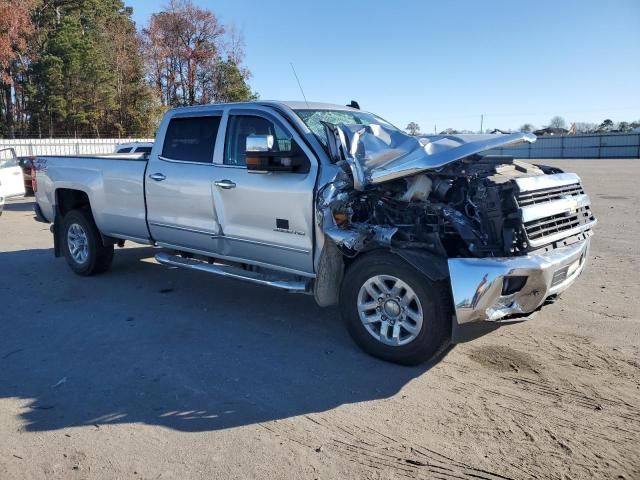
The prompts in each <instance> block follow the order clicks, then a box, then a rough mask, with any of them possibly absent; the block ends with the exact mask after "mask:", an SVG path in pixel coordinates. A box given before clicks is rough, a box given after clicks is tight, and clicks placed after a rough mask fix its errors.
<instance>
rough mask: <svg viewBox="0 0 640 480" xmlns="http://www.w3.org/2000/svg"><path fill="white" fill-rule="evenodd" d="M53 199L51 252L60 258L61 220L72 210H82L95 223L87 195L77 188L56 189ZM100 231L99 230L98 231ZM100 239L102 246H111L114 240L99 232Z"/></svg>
mask: <svg viewBox="0 0 640 480" xmlns="http://www.w3.org/2000/svg"><path fill="white" fill-rule="evenodd" d="M54 199H55V220H54V222H53V252H54V255H55V256H56V257H61V256H62V250H61V245H62V242H61V237H60V235H62V233H63V232H62V231H61V230H62V228H61V227H62V219H63V218H64V216H65V215H66V214H67V213H69V212H70V211H72V210H79V209H84V210H85V211H87V212H88V213H89V215H90V216H91V219H92V220H93V222H94V223H95V221H96V220H95V215H94V214H93V209H92V206H91V198H90V197H89V194H88V193H87V192H86V191H84V190H80V189H77V188H65V187H61V188H57V189H56V190H55V192H54ZM98 231H100V229H98ZM100 238H101V240H102V244H103V245H104V246H109V245H113V244H114V243H116V239H114V238H111V237H108V236H106V235H103V234H102V232H100Z"/></svg>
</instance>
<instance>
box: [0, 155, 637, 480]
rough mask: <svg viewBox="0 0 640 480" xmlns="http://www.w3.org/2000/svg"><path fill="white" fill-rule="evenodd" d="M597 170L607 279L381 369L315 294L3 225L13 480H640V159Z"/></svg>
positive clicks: (9, 211) (22, 209)
mask: <svg viewBox="0 0 640 480" xmlns="http://www.w3.org/2000/svg"><path fill="white" fill-rule="evenodd" d="M547 163H552V164H555V165H559V166H561V167H562V168H565V169H566V170H573V171H577V172H578V173H579V174H580V175H582V177H583V179H584V183H585V186H586V189H587V190H588V192H589V193H590V195H591V197H592V202H593V206H594V211H595V213H596V215H597V217H598V218H599V220H600V223H599V224H598V226H597V227H596V235H595V236H594V238H593V242H592V251H591V261H590V266H589V268H588V270H587V271H586V272H585V274H584V275H583V276H582V278H581V279H580V280H579V281H578V283H577V284H576V285H575V286H574V287H573V288H572V289H570V290H569V291H568V292H566V293H565V294H564V296H563V299H562V300H561V301H560V302H558V303H556V304H554V305H551V306H549V307H547V308H546V309H544V310H543V311H542V312H541V314H540V315H539V316H538V317H537V318H536V319H534V320H530V321H528V322H525V323H521V324H517V325H512V326H508V327H503V328H501V329H499V330H497V331H495V332H493V333H491V334H489V335H487V336H485V337H483V338H480V339H478V340H475V341H473V342H470V343H466V344H461V345H458V346H456V347H455V348H453V349H452V350H451V351H449V352H448V354H447V355H446V356H445V357H444V358H442V359H441V360H440V361H438V362H435V363H434V364H430V365H424V366H422V367H418V368H407V367H400V366H396V365H391V364H388V363H384V362H381V361H378V360H376V359H373V358H370V357H368V356H366V355H365V354H363V353H361V352H360V351H359V350H358V349H357V347H356V346H355V345H354V344H353V343H352V342H351V340H350V339H349V337H348V335H347V333H346V331H345V330H344V329H343V327H342V325H341V322H340V319H339V317H338V313H337V311H336V310H335V309H328V310H327V309H320V308H318V307H316V306H315V305H314V303H313V300H312V299H311V298H310V297H306V296H295V295H288V294H285V293H280V292H276V291H272V290H269V289H265V288H260V287H256V286H250V285H246V284H243V283H239V282H235V281H230V280H223V279H218V278H213V277H209V276H207V275H206V274H201V273H200V274H199V273H193V272H188V271H182V270H170V269H167V268H166V267H163V266H160V265H158V264H156V263H155V262H154V261H153V260H152V258H153V250H152V249H150V248H140V247H135V246H133V247H130V248H126V249H123V250H119V251H118V252H117V253H116V260H115V262H114V265H113V269H112V270H111V272H109V273H108V274H106V275H103V276H98V277H93V278H81V277H78V276H75V275H73V274H72V273H71V272H70V270H69V269H68V268H67V266H66V265H65V263H64V260H62V259H54V258H53V254H52V249H51V247H52V241H51V236H50V234H49V232H48V226H46V225H43V224H39V223H36V222H34V221H33V219H32V213H31V208H32V205H31V202H32V199H27V200H25V201H20V202H13V203H9V204H8V205H7V206H6V208H5V212H4V215H3V216H2V217H0V284H1V285H2V289H1V291H0V479H3V480H5V479H32V478H33V479H65V480H66V479H72V480H73V479H84V478H100V479H103V478H104V479H111V478H114V479H115V478H119V479H120V478H132V479H135V478H139V479H159V478H160V479H191V478H198V479H200V478H201V479H225V480H226V479H248V478H255V479H269V480H273V479H279V478H295V479H298V478H300V479H352V478H353V479H355V478H371V479H391V478H429V479H430V478H440V479H449V478H458V479H468V480H472V479H481V480H505V479H527V478H558V479H582V478H612V479H633V478H636V479H638V478H640V358H639V353H640V287H639V286H638V285H639V281H638V276H639V273H640V265H639V263H640V243H639V240H638V239H639V238H640V215H639V214H638V204H640V193H639V192H640V188H638V182H639V181H640V160H626V161H609V160H607V161H598V160H583V161H557V162H547Z"/></svg>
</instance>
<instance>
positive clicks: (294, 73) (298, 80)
mask: <svg viewBox="0 0 640 480" xmlns="http://www.w3.org/2000/svg"><path fill="white" fill-rule="evenodd" d="M289 65H291V70H293V76H294V77H296V82H298V87H300V92H302V98H304V103H306V104H307V108H309V102H307V96H306V95H305V94H304V90H303V89H302V85H301V84H300V79H299V78H298V74H297V73H296V69H295V68H294V66H293V62H289Z"/></svg>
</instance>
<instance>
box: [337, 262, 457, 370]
mask: <svg viewBox="0 0 640 480" xmlns="http://www.w3.org/2000/svg"><path fill="white" fill-rule="evenodd" d="M377 275H385V276H392V277H395V278H397V279H399V280H401V281H402V282H404V283H405V284H406V285H408V286H409V287H410V288H411V289H412V290H413V292H414V293H415V295H416V297H417V298H418V300H419V302H420V306H421V307H422V312H423V315H422V327H421V328H420V329H419V331H418V333H416V334H415V338H414V339H413V340H411V341H410V343H407V344H406V345H393V346H391V345H387V344H385V343H383V342H382V341H380V340H379V339H377V338H375V337H374V336H373V334H371V333H370V332H369V331H368V330H367V328H366V327H365V325H364V324H363V322H362V321H361V320H360V314H359V312H358V295H359V293H360V289H361V288H362V287H363V286H364V285H365V283H366V282H367V281H368V280H369V279H372V278H373V277H375V276H377ZM451 302H452V301H451V294H450V292H449V287H448V284H447V283H446V281H443V282H433V281H431V280H430V279H429V278H427V277H426V276H425V275H424V274H422V273H420V272H419V271H417V270H416V269H415V268H413V267H412V266H411V265H409V264H408V263H407V262H405V261H404V260H403V259H402V258H400V257H399V256H397V255H393V254H391V253H389V252H373V253H370V254H367V255H364V256H362V257H360V258H358V259H357V260H356V261H355V262H354V263H353V264H352V265H351V266H350V267H349V269H348V270H347V272H346V275H345V278H344V281H343V283H342V289H341V292H340V311H341V314H342V318H343V320H344V321H345V323H346V325H347V329H348V330H349V333H350V334H351V336H352V338H353V339H354V340H355V342H356V343H357V344H358V345H359V346H360V347H361V348H362V349H363V350H364V351H365V352H367V353H369V354H370V355H373V356H374V357H378V358H381V359H383V360H387V361H389V362H393V363H399V364H402V365H417V364H420V363H423V362H425V361H427V360H429V359H430V358H432V357H434V356H435V355H436V354H438V353H439V352H441V351H442V350H443V349H444V347H446V346H447V345H448V344H449V341H450V335H451V314H452V303H451ZM382 313H384V311H383V312H382Z"/></svg>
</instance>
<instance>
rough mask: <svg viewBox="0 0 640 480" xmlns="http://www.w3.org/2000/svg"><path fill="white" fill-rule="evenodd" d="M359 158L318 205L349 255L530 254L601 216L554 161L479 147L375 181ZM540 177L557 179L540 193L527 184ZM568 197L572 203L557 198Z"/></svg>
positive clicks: (579, 233) (346, 165)
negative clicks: (404, 251)
mask: <svg viewBox="0 0 640 480" xmlns="http://www.w3.org/2000/svg"><path fill="white" fill-rule="evenodd" d="M357 148H358V147H354V148H353V149H352V152H351V153H352V154H354V153H356V152H357ZM414 156H415V155H414ZM353 157H355V155H353ZM353 157H352V158H348V157H347V158H346V159H344V160H341V161H339V162H338V165H339V166H340V167H341V173H340V174H339V175H338V176H337V177H336V179H335V180H334V181H333V182H332V183H330V184H328V185H326V186H325V187H324V188H323V189H322V190H321V191H320V195H319V197H318V205H317V207H318V208H317V212H318V214H319V215H320V216H321V218H320V219H319V221H320V224H321V225H322V227H323V230H324V231H325V233H326V234H327V235H328V236H329V237H330V238H331V239H332V240H333V241H334V242H335V243H336V245H337V246H338V248H339V249H340V250H341V251H342V253H343V254H344V255H346V256H355V255H356V254H358V253H359V252H362V251H366V250H368V249H373V248H379V247H381V246H385V247H391V248H396V249H401V248H417V249H421V250H426V251H428V252H430V253H432V254H434V255H437V256H439V257H445V258H456V257H465V258H472V257H480V258H484V257H512V256H518V255H526V254H528V253H530V252H532V251H535V250H540V249H545V248H546V249H550V248H554V245H553V243H554V242H555V241H557V240H558V238H557V237H561V238H562V240H563V242H564V243H563V245H566V244H567V237H570V236H572V235H574V236H576V240H579V239H580V238H584V236H585V235H588V234H589V232H584V230H583V229H582V227H583V226H584V225H586V224H588V223H589V222H590V221H593V220H594V219H593V215H592V214H591V211H590V209H589V202H588V197H587V196H586V195H584V192H583V191H582V187H581V185H580V183H579V179H577V177H576V179H577V180H576V181H575V182H574V181H573V178H572V177H570V175H573V174H563V173H562V171H561V170H559V169H555V168H552V167H545V166H536V165H533V164H529V163H526V162H522V161H519V160H514V159H513V158H510V157H497V156H480V155H479V154H477V153H474V154H472V155H469V156H464V157H463V158H461V159H457V160H454V161H450V162H449V163H446V164H444V165H443V166H440V167H436V168H426V169H423V171H422V172H421V173H416V174H413V175H409V176H404V177H400V178H395V179H392V180H387V181H384V182H380V183H372V182H364V181H363V178H365V177H363V176H362V174H361V173H359V172H358V170H360V171H362V169H361V168H359V166H361V165H362V162H359V163H356V162H357V160H354V158H353ZM414 163H415V161H414ZM386 175H387V176H389V174H388V171H387V172H386ZM358 176H361V178H360V179H358V178H356V177H358ZM536 177H546V178H547V179H551V180H552V181H553V182H556V183H552V184H550V185H542V186H543V187H544V188H542V189H539V188H538V187H536V188H538V189H537V190H534V191H533V192H531V191H528V190H527V189H528V188H529V187H527V186H526V185H527V184H526V183H521V182H522V179H525V182H529V183H531V180H529V179H531V178H534V179H535V178H536ZM565 177H567V178H565ZM519 182H520V183H519ZM576 182H577V183H576ZM556 184H557V185H556ZM358 187H359V188H358ZM529 189H530V188H529ZM574 199H575V200H574ZM567 201H570V207H569V208H564V205H557V204H559V203H563V202H567ZM548 202H551V203H548ZM524 205H527V207H525V208H524V209H523V206H524ZM546 206H549V207H550V210H549V211H548V212H545V208H546ZM558 206H561V207H563V209H562V211H559V212H557V214H556V212H554V208H556V207H558ZM527 209H528V210H527ZM525 210H527V211H526V212H525ZM534 210H535V212H534ZM547 213H548V215H547ZM527 216H529V217H531V221H529V222H527V220H528V217H527ZM546 240H548V241H546Z"/></svg>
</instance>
